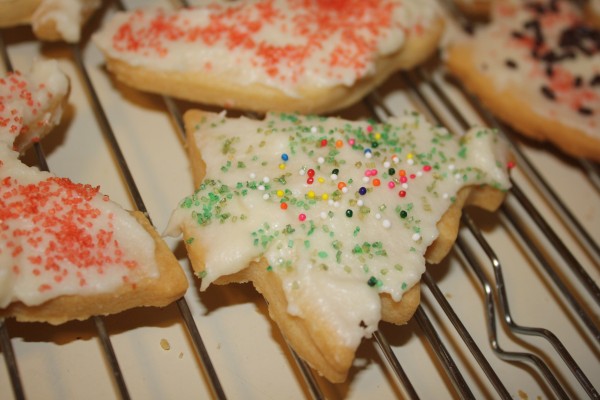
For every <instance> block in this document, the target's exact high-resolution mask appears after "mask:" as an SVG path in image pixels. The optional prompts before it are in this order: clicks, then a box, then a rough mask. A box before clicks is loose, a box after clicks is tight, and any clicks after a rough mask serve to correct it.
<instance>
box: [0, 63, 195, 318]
mask: <svg viewBox="0 0 600 400" xmlns="http://www.w3.org/2000/svg"><path fill="white" fill-rule="evenodd" d="M67 94H68V80H67V78H66V76H65V75H64V74H63V73H62V72H61V71H60V70H59V69H58V67H57V64H56V62H55V61H46V62H39V63H37V64H35V65H34V67H33V70H32V72H31V74H30V75H28V76H24V75H22V74H19V73H14V74H10V75H8V76H6V77H4V78H0V318H1V317H14V318H16V319H17V320H20V321H39V322H49V323H52V324H59V323H63V322H65V321H68V320H73V319H86V318H88V317H90V316H92V315H106V314H110V313H116V312H119V311H123V310H126V309H129V308H133V307H138V306H164V305H167V304H169V303H171V302H172V301H174V300H176V299H177V298H179V297H181V296H182V295H183V293H184V292H185V290H186V288H187V280H186V278H185V275H184V274H183V272H182V271H181V268H180V267H179V264H178V262H177V260H176V259H175V257H174V256H173V254H172V253H171V252H170V250H169V248H168V247H167V245H166V244H165V243H164V242H163V241H162V239H161V238H160V237H159V236H158V235H157V234H156V232H155V231H154V230H153V228H152V227H151V225H150V223H149V222H148V221H147V220H146V218H145V217H144V216H143V215H142V214H141V213H139V212H136V213H129V212H127V211H125V210H123V209H122V208H121V207H120V206H118V205H117V204H116V203H114V202H112V201H111V200H110V199H109V198H108V196H106V195H103V194H102V193H100V191H99V188H98V187H93V186H90V185H85V184H79V183H74V182H72V181H70V180H69V179H67V178H59V177H56V176H54V175H52V174H51V173H49V172H43V171H40V170H39V169H37V168H33V167H29V166H27V165H25V164H23V163H22V162H21V161H20V160H19V153H18V151H16V150H15V149H14V144H13V142H14V141H15V139H21V138H23V137H26V138H27V139H26V140H25V141H23V140H21V143H22V145H23V146H25V145H27V144H28V141H31V140H35V139H36V138H38V137H39V136H38V135H41V132H42V131H47V130H49V129H50V128H51V127H53V126H54V125H56V124H57V123H58V122H59V119H60V114H61V107H60V105H61V104H62V101H63V99H64V98H65V97H66V95H67ZM33 133H35V134H34V135H32V134H33ZM44 133H45V132H44ZM23 135H25V136H23Z"/></svg>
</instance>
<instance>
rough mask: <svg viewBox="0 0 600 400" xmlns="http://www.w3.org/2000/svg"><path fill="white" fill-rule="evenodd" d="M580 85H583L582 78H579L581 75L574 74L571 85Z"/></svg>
mask: <svg viewBox="0 0 600 400" xmlns="http://www.w3.org/2000/svg"><path fill="white" fill-rule="evenodd" d="M581 85H583V78H581V76H576V77H575V79H573V86H574V87H581Z"/></svg>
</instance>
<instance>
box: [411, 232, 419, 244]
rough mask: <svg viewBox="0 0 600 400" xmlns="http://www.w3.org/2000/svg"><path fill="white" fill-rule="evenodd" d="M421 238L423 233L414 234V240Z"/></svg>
mask: <svg viewBox="0 0 600 400" xmlns="http://www.w3.org/2000/svg"><path fill="white" fill-rule="evenodd" d="M419 239H421V235H419V234H418V233H415V234H413V235H412V240H414V241H415V242H416V241H417V240H419Z"/></svg>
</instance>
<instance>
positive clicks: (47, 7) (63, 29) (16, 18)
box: [0, 0, 102, 43]
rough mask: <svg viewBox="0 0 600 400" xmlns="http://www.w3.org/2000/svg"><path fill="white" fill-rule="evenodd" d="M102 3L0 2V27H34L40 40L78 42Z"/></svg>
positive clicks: (90, 0)
mask: <svg viewBox="0 0 600 400" xmlns="http://www.w3.org/2000/svg"><path fill="white" fill-rule="evenodd" d="M101 4H102V2H101V0H0V27H11V26H16V25H31V27H32V29H33V33H34V34H35V35H36V36H37V37H38V38H39V39H41V40H46V41H58V40H63V41H66V42H72V43H74V42H78V41H79V40H80V38H81V28H82V26H83V24H84V23H85V22H86V21H87V19H88V18H89V17H90V15H91V14H92V13H93V12H94V11H95V10H96V9H98V8H99V7H100V5H101Z"/></svg>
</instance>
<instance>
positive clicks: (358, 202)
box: [356, 200, 365, 207]
mask: <svg viewBox="0 0 600 400" xmlns="http://www.w3.org/2000/svg"><path fill="white" fill-rule="evenodd" d="M356 205H357V206H359V207H361V206H363V205H365V202H364V201H362V200H358V201H357V202H356Z"/></svg>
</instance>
